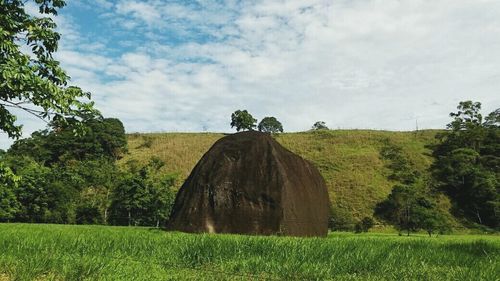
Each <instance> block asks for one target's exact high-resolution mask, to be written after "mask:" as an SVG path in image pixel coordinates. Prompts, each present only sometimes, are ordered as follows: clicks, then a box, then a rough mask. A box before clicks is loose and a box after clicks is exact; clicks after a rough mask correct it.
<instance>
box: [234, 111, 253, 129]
mask: <svg viewBox="0 0 500 281" xmlns="http://www.w3.org/2000/svg"><path fill="white" fill-rule="evenodd" d="M256 122H257V119H255V118H253V116H252V114H250V113H248V111H246V110H236V111H235V112H234V113H233V114H231V128H233V127H236V131H238V132H239V131H244V130H249V131H250V130H253V129H254V128H255V123H256Z"/></svg>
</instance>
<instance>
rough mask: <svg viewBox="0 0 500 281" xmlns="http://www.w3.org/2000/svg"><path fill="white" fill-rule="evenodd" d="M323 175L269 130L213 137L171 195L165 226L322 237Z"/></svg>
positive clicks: (324, 231) (325, 196) (324, 227)
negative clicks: (167, 222)
mask: <svg viewBox="0 0 500 281" xmlns="http://www.w3.org/2000/svg"><path fill="white" fill-rule="evenodd" d="M329 202H330V201H329V199H328V191H327V188H326V185H325V182H324V179H323V177H322V176H321V175H320V173H319V172H318V170H317V169H316V168H315V167H314V166H313V165H312V164H311V163H310V162H308V161H306V160H304V159H302V158H301V157H300V156H298V155H296V154H294V153H292V152H290V151H288V150H287V149H285V148H283V147H282V146H281V145H280V144H279V143H278V142H276V141H275V140H274V139H273V138H272V137H271V136H270V135H269V134H265V133H260V132H243V133H237V134H233V135H229V136H226V137H224V138H222V139H220V140H219V141H217V142H216V143H215V144H214V145H213V146H212V147H211V148H210V150H209V151H208V152H207V153H205V155H204V156H203V157H202V159H201V160H200V161H199V162H198V164H197V165H196V166H195V168H194V169H193V171H192V172H191V175H189V177H188V179H187V180H186V182H185V183H184V184H183V185H182V187H181V189H180V190H179V192H178V194H177V197H176V199H175V203H174V207H173V211H172V214H171V216H170V220H169V225H168V228H169V229H171V230H178V231H184V232H210V233H241V234H259V235H273V234H280V235H293V236H325V235H326V234H327V230H328V215H329V204H330V203H329Z"/></svg>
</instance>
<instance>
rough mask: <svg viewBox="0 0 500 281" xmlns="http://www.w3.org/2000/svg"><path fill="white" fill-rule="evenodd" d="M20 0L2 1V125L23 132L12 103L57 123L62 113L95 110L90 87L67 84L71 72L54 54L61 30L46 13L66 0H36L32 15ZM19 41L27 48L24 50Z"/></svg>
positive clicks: (62, 118) (14, 132) (13, 134)
mask: <svg viewBox="0 0 500 281" xmlns="http://www.w3.org/2000/svg"><path fill="white" fill-rule="evenodd" d="M25 2H26V1H21V0H9V1H1V2H0V31H1V32H0V77H2V80H1V83H0V130H2V131H4V132H6V133H7V134H8V135H9V137H12V138H18V137H20V136H21V130H22V125H19V124H16V119H17V118H16V116H15V114H14V113H13V112H11V109H20V110H24V111H26V112H28V113H29V114H32V115H35V116H37V117H39V118H41V119H44V120H46V119H48V120H52V121H54V122H58V123H64V122H66V120H67V119H66V117H72V118H75V117H78V116H81V115H96V114H97V111H96V110H95V109H94V108H93V103H92V102H85V100H86V99H90V93H87V92H83V91H82V90H81V89H80V88H78V87H75V86H68V81H69V76H68V75H67V74H66V73H65V72H64V70H63V69H62V68H61V67H60V66H59V62H58V61H56V60H55V59H54V58H53V53H54V52H55V51H56V50H57V45H58V41H59V38H60V35H59V34H58V33H57V32H55V28H56V24H55V23H54V21H53V20H52V19H51V18H50V16H51V15H53V16H56V15H57V10H58V9H59V8H62V7H63V6H65V2H64V1H63V0H35V3H36V4H38V6H39V11H40V13H41V14H43V15H46V16H45V17H39V16H32V15H30V14H28V13H27V12H26V11H25V8H24V3H25ZM23 45H26V46H28V48H29V50H30V52H29V53H25V52H24V51H23Z"/></svg>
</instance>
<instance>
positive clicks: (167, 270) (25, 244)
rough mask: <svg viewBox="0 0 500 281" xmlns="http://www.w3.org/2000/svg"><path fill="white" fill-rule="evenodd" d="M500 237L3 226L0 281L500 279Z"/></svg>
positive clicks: (0, 234) (1, 231)
mask: <svg viewBox="0 0 500 281" xmlns="http://www.w3.org/2000/svg"><path fill="white" fill-rule="evenodd" d="M499 257H500V237H498V236H440V237H433V238H428V237H425V236H413V237H398V236H397V235H388V234H363V235H354V234H348V233H334V234H331V235H330V236H329V237H328V238H308V239H305V238H290V237H251V236H239V235H192V234H183V233H172V232H164V231H161V230H154V229H148V228H128V227H106V226H64V225H29V224H0V280H2V281H3V280H285V279H288V280H499V279H498V278H499V276H500V260H499Z"/></svg>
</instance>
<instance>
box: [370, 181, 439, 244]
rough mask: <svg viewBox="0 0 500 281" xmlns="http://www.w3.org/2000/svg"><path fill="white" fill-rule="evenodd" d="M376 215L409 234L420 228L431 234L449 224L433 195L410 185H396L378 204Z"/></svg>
mask: <svg viewBox="0 0 500 281" xmlns="http://www.w3.org/2000/svg"><path fill="white" fill-rule="evenodd" d="M375 215H376V216H378V217H379V218H381V219H383V220H386V221H388V222H390V223H392V224H394V225H395V226H396V228H397V229H398V230H399V231H406V232H407V235H408V236H409V235H410V232H412V231H417V230H419V229H426V230H427V232H428V233H429V235H431V234H432V232H433V231H434V230H435V229H439V228H445V227H446V226H447V221H446V218H445V216H444V215H443V214H442V213H441V212H440V210H439V209H438V208H437V204H436V202H435V201H434V199H433V196H432V195H431V194H428V193H425V192H423V191H421V190H418V189H417V188H415V186H409V185H396V186H395V187H394V188H393V189H392V192H391V194H389V196H388V197H387V199H386V200H384V201H382V202H381V203H379V204H377V206H376V208H375Z"/></svg>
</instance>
